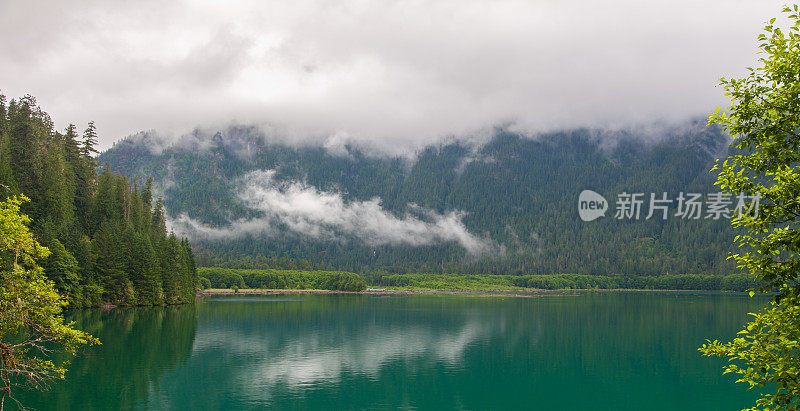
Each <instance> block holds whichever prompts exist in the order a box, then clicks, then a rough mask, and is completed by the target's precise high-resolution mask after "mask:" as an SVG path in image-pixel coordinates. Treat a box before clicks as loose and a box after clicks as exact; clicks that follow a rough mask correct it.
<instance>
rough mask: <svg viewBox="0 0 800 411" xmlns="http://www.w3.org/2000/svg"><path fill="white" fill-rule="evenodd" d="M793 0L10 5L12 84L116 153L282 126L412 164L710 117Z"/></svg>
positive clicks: (2, 53)
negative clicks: (489, 145)
mask: <svg viewBox="0 0 800 411" xmlns="http://www.w3.org/2000/svg"><path fill="white" fill-rule="evenodd" d="M781 5H782V2H779V1H777V0H768V1H764V0H738V1H733V2H732V1H728V0H711V1H703V2H698V1H696V0H674V1H670V2H664V1H651V0H645V1H642V0H608V1H605V2H603V3H602V4H600V3H597V2H591V1H588V0H584V1H572V2H567V1H560V0H559V1H556V0H535V1H521V0H499V1H489V0H439V1H420V0H416V1H403V2H397V1H389V0H386V1H362V0H345V1H341V2H332V3H331V2H319V1H314V0H297V1H289V2H287V1H249V0H232V1H226V2H213V1H188V0H187V1H181V2H157V1H152V0H146V1H143V2H124V1H105V0H103V1H100V0H79V1H71V2H62V1H55V0H18V1H17V0H14V1H9V0H0V37H2V38H3V39H6V41H3V42H2V43H0V61H2V62H3V64H2V67H0V88H2V90H3V91H4V92H5V93H6V94H8V95H10V96H12V97H15V96H21V95H23V94H25V93H31V94H34V95H35V96H37V97H38V98H39V100H40V102H41V103H42V104H43V105H44V108H45V110H47V111H48V112H50V113H52V114H53V116H54V120H55V121H56V124H57V125H58V126H59V127H63V126H65V125H66V123H67V122H76V123H79V124H85V123H86V122H87V121H89V120H91V119H94V120H96V122H97V125H98V127H99V130H100V133H101V143H102V146H103V147H108V146H110V144H111V142H112V141H113V140H116V139H119V138H121V137H123V136H126V135H129V134H132V133H134V132H137V131H139V130H143V129H144V130H147V129H156V130H159V131H160V132H168V133H173V134H176V135H180V134H182V133H185V132H186V131H188V130H190V129H192V128H194V127H195V126H205V127H220V126H222V125H225V124H228V122H230V121H232V120H235V121H238V122H239V123H240V124H267V123H269V124H281V125H284V126H286V127H287V128H288V129H291V130H296V131H297V132H296V135H300V136H305V135H313V136H324V137H321V138H323V141H324V140H325V139H328V137H329V136H335V138H334V140H333V141H334V142H336V144H346V143H357V144H360V145H362V146H366V147H368V148H369V147H372V148H375V147H379V148H382V149H383V151H388V148H387V147H389V148H396V149H397V150H408V149H409V148H410V147H411V148H413V147H419V146H421V145H427V144H429V143H431V142H434V141H438V140H439V139H441V138H444V137H447V136H449V135H453V134H455V135H461V134H468V133H471V132H474V131H475V130H481V129H485V128H486V127H491V126H492V125H495V124H498V123H503V124H507V123H509V122H513V123H514V124H517V125H518V126H519V127H520V128H522V129H525V130H530V131H545V130H548V129H553V128H574V127H580V126H588V127H601V128H605V127H609V126H610V127H615V126H619V125H620V124H623V125H624V124H629V123H642V122H649V121H650V120H653V119H663V120H679V119H682V118H686V117H689V116H696V115H703V114H704V113H707V112H708V111H711V110H713V109H714V108H715V107H716V106H717V105H719V104H721V103H723V100H722V92H721V90H719V89H717V88H715V84H716V80H717V79H718V78H719V77H721V76H728V75H736V74H741V73H742V72H743V70H744V68H745V67H746V66H748V65H751V64H753V62H754V61H755V37H756V35H757V33H758V31H759V30H760V27H761V26H762V24H763V22H764V21H766V20H767V19H769V18H770V17H773V16H775V15H777V14H778V10H779V9H780V6H781Z"/></svg>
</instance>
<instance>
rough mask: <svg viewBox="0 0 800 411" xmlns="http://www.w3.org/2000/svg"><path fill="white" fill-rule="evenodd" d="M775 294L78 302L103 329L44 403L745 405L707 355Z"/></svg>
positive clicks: (32, 402) (93, 328)
mask: <svg viewBox="0 0 800 411" xmlns="http://www.w3.org/2000/svg"><path fill="white" fill-rule="evenodd" d="M765 302H766V300H764V299H751V298H749V297H747V296H743V295H721V294H705V295H700V294H669V293H635V292H628V293H625V292H621V293H580V294H576V295H546V296H542V297H536V298H470V297H463V296H371V295H298V296H253V297H245V296H236V297H215V298H207V299H205V300H202V301H201V302H199V303H198V304H196V305H193V306H182V307H165V308H164V307H158V308H131V309H115V310H111V311H107V312H103V311H99V310H81V311H73V312H69V313H68V317H70V319H71V320H74V321H76V322H77V325H78V326H79V327H80V328H83V329H86V330H88V331H90V332H91V333H92V334H94V335H95V336H96V337H99V338H100V339H101V340H102V342H103V345H102V346H99V347H94V348H91V349H89V350H88V351H87V352H86V353H84V354H83V355H82V356H81V357H80V358H78V359H76V360H75V361H73V363H72V365H71V366H70V369H69V372H68V373H67V380H66V381H63V382H59V383H56V384H54V386H53V387H52V388H51V390H50V391H48V392H46V393H45V394H43V395H42V394H35V395H31V394H27V395H22V399H23V400H24V401H25V402H26V403H27V405H29V406H32V407H35V408H38V409H76V410H77V409H80V410H83V409H128V408H134V409H174V410H206V409H219V410H232V409H263V408H273V409H323V410H338V409H387V408H392V409H393V408H405V409H541V410H563V409H574V410H667V409H669V410H676V409H677V410H691V409H696V410H738V409H741V408H743V407H745V406H748V405H749V404H751V403H752V401H753V400H754V399H755V394H754V393H752V392H750V393H748V392H745V391H744V386H741V385H738V386H737V385H734V384H733V383H732V377H730V376H722V375H720V372H721V367H722V365H723V362H722V360H720V359H708V358H705V357H701V356H700V355H699V353H698V352H697V347H698V346H699V345H701V344H702V343H703V342H704V340H705V338H711V339H714V338H717V339H726V340H727V339H730V338H731V337H733V336H734V335H735V333H736V331H738V330H739V329H740V327H741V325H742V324H743V323H744V322H745V321H746V320H747V315H746V314H747V312H750V311H755V310H757V309H759V308H760V307H761V306H762V305H764V304H765Z"/></svg>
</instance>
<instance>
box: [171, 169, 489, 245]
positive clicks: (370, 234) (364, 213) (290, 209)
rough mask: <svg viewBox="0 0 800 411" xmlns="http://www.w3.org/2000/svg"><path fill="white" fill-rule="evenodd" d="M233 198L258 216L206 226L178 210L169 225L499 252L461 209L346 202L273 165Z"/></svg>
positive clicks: (220, 233) (199, 232)
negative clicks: (280, 176)
mask: <svg viewBox="0 0 800 411" xmlns="http://www.w3.org/2000/svg"><path fill="white" fill-rule="evenodd" d="M239 198H240V199H241V200H242V201H243V202H244V204H246V205H247V206H248V207H250V208H252V209H254V210H257V211H259V212H261V213H262V216H261V217H258V218H250V219H239V220H235V221H232V222H231V223H230V224H229V225H227V226H225V227H211V226H208V225H204V224H201V223H199V222H198V221H196V220H193V219H192V218H190V217H188V216H187V215H181V216H179V217H178V218H176V219H174V220H171V221H170V226H171V228H172V229H173V230H175V231H176V232H177V233H179V234H181V235H184V236H189V237H193V238H201V239H222V238H230V237H237V236H242V235H246V234H252V235H267V236H270V235H276V234H278V233H279V232H280V231H279V230H281V228H285V229H287V230H288V231H289V232H291V233H294V234H299V235H302V236H305V237H309V238H312V239H321V240H332V239H337V238H340V237H342V236H344V237H347V238H353V237H354V238H357V239H358V240H360V241H362V242H364V243H365V244H367V245H373V246H377V245H385V244H392V245H397V244H406V245H412V246H422V245H432V244H438V243H443V242H450V241H453V242H456V243H458V244H459V245H461V246H462V247H464V249H466V250H467V252H469V253H470V254H472V255H479V254H483V253H486V252H489V251H497V252H501V251H502V250H500V249H496V247H497V246H496V245H494V244H493V243H492V242H491V241H490V240H487V239H484V238H481V237H479V236H476V235H474V234H472V233H470V232H469V231H468V230H467V228H466V227H465V226H464V223H463V222H462V218H463V216H464V214H463V213H462V212H458V211H451V212H448V213H446V214H438V213H436V212H434V211H431V210H425V209H421V208H419V207H416V208H415V210H414V211H416V215H414V214H411V213H407V214H405V215H404V216H402V217H396V216H395V215H393V214H391V213H390V212H388V211H386V210H384V209H383V208H382V207H381V205H380V199H379V198H374V199H372V200H369V201H351V202H346V201H345V200H344V199H343V198H342V196H341V194H339V193H336V192H328V191H320V190H318V189H316V188H314V187H311V186H308V185H305V184H302V183H300V182H289V183H281V182H278V181H276V179H275V172H274V171H273V170H269V171H253V172H250V173H248V174H246V175H245V176H244V177H243V179H242V182H241V189H240V192H239Z"/></svg>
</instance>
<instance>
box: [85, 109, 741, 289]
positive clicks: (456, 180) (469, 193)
mask: <svg viewBox="0 0 800 411" xmlns="http://www.w3.org/2000/svg"><path fill="white" fill-rule="evenodd" d="M269 141H273V140H272V139H270V138H266V137H264V136H263V135H261V134H260V133H259V132H258V131H257V130H256V129H254V128H246V127H232V128H229V129H226V130H224V131H222V132H220V133H217V134H214V135H209V134H204V133H202V132H199V131H198V132H195V133H194V134H192V135H189V136H184V137H183V138H181V139H180V140H178V141H176V142H173V143H172V144H165V143H164V141H162V140H161V139H159V138H158V137H156V136H154V135H152V134H144V133H143V134H138V135H135V136H131V137H129V138H127V139H125V140H123V141H121V142H119V143H117V144H116V145H115V146H114V147H113V148H111V149H110V150H108V151H107V152H105V153H103V154H102V155H101V157H100V160H101V161H103V162H104V163H106V164H108V165H109V167H110V168H111V169H112V170H113V171H116V172H119V173H123V174H127V175H130V176H132V177H137V178H138V177H141V176H146V175H153V176H155V179H156V188H157V189H159V190H161V191H162V193H163V195H164V196H165V206H166V209H167V212H168V213H169V215H170V216H171V217H172V218H173V227H174V228H175V229H176V230H179V231H182V232H185V233H186V234H190V235H194V236H195V238H196V239H197V241H200V242H201V243H202V244H203V246H204V247H206V248H207V249H208V250H210V252H212V253H213V254H214V255H215V256H217V257H220V256H228V257H238V256H252V257H255V256H264V257H288V258H293V259H304V260H308V261H309V262H311V263H312V264H314V265H317V266H322V267H327V268H336V269H349V270H356V271H366V270H377V269H387V270H390V271H398V272H400V271H408V270H411V271H415V270H426V271H442V270H444V271H469V272H498V273H499V272H504V273H553V272H571V273H572V272H574V273H589V274H592V273H597V274H599V273H602V274H615V273H627V274H660V273H682V272H692V273H695V272H709V273H720V272H727V271H729V270H730V269H731V267H730V265H728V263H726V262H725V256H726V255H727V253H728V251H729V248H730V247H729V243H730V239H731V237H732V234H731V230H730V228H728V222H727V221H724V220H720V221H713V220H708V219H701V220H681V219H680V218H677V217H670V218H669V219H667V220H666V221H663V220H660V219H650V220H645V219H644V216H645V215H646V213H647V204H645V206H644V207H643V209H642V213H643V214H642V217H641V219H640V220H622V221H620V220H616V219H614V218H613V215H614V203H615V200H616V196H617V194H619V193H622V192H628V193H631V192H633V193H637V192H641V193H645V202H646V203H647V202H648V201H649V193H651V192H655V193H657V194H658V195H659V196H660V193H662V192H667V193H668V194H669V198H671V199H673V200H674V199H675V198H676V197H677V195H678V193H679V192H681V191H684V192H699V193H709V192H715V191H718V190H716V189H715V188H714V187H713V186H712V182H713V180H714V178H713V176H712V175H711V174H709V169H710V168H711V167H712V165H713V162H714V159H715V157H718V156H721V155H724V154H725V152H726V146H727V141H728V140H727V137H726V136H724V135H722V134H721V133H720V132H719V130H717V129H713V128H707V127H705V126H703V125H701V124H698V123H692V124H686V125H685V126H684V127H674V128H671V129H663V130H662V131H661V132H660V133H658V134H657V135H655V136H653V135H652V133H649V134H648V135H639V134H636V133H633V132H601V131H597V130H573V131H565V132H561V133H550V134H547V135H542V136H538V137H537V138H535V139H531V138H525V137H521V136H518V135H515V134H513V133H509V132H506V131H498V132H497V134H496V135H495V136H494V137H493V138H492V139H491V140H490V141H489V142H487V143H486V144H483V145H481V146H470V145H467V144H464V143H452V144H448V145H443V146H435V147H428V148H425V149H424V150H422V151H420V152H419V153H417V155H416V156H415V158H414V159H408V158H399V157H396V158H392V157H385V156H380V155H374V154H365V153H363V152H361V151H359V150H358V149H356V148H352V147H345V148H343V149H341V150H327V149H325V148H323V147H319V146H299V147H292V146H287V145H285V144H277V143H270V142H269ZM259 170H260V171H259ZM584 189H592V190H594V191H597V192H598V193H601V194H602V195H604V196H605V198H606V199H607V200H608V201H609V203H610V210H608V211H607V213H606V217H605V218H601V219H599V220H596V221H592V222H583V221H581V220H580V219H579V218H578V213H577V197H578V194H579V193H580V192H581V191H582V190H584ZM676 210H677V209H676V208H675V204H673V205H672V208H671V209H670V213H671V214H674V213H675V212H676ZM209 256H210V253H206V255H205V256H201V261H204V260H205V261H206V262H208V261H209ZM262 263H264V262H263V261H262ZM267 264H268V262H267Z"/></svg>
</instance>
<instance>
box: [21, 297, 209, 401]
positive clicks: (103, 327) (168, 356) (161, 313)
mask: <svg viewBox="0 0 800 411" xmlns="http://www.w3.org/2000/svg"><path fill="white" fill-rule="evenodd" d="M66 318H67V320H69V321H75V322H76V324H77V327H78V328H80V329H83V330H86V331H88V332H90V333H91V334H92V335H94V336H96V337H98V338H99V339H100V340H101V341H102V345H101V346H97V347H91V348H89V349H88V350H87V351H85V352H83V353H82V354H81V355H80V356H79V357H77V358H75V359H74V360H73V361H72V364H71V365H70V367H69V371H68V372H67V379H66V380H64V381H59V382H56V383H54V384H53V386H52V387H51V389H50V390H48V391H45V392H44V393H36V394H33V393H28V394H23V395H21V400H22V402H23V404H24V405H26V406H29V407H33V408H36V409H58V410H65V409H78V410H85V409H126V408H135V407H143V406H146V404H147V399H148V397H149V396H150V395H151V393H152V392H153V391H154V390H158V388H159V382H160V378H161V376H163V375H164V374H165V373H167V372H169V371H172V370H174V369H175V368H176V367H179V366H180V365H181V364H183V363H185V361H186V360H187V359H188V358H189V356H190V355H191V352H192V342H193V340H194V337H195V332H196V331H197V316H196V307H195V306H180V307H158V308H155V307H150V308H125V309H114V310H110V311H105V312H104V311H101V310H74V311H70V312H67V313H66Z"/></svg>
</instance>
